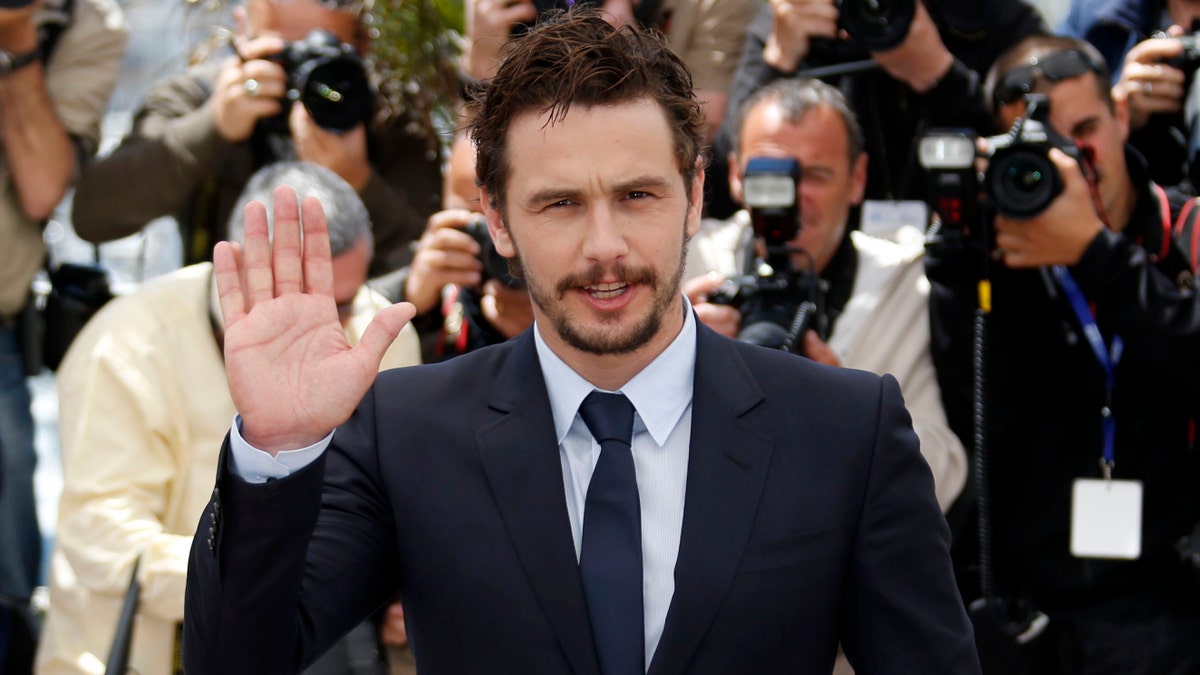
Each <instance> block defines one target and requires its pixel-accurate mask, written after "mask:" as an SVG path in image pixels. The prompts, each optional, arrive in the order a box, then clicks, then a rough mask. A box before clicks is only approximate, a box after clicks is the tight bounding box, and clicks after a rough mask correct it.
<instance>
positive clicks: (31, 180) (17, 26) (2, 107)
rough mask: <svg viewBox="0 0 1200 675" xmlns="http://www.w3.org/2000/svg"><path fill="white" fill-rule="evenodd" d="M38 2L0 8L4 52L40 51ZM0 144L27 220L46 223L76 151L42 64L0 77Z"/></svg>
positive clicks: (70, 176)
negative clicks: (47, 86)
mask: <svg viewBox="0 0 1200 675" xmlns="http://www.w3.org/2000/svg"><path fill="white" fill-rule="evenodd" d="M40 7H41V3H40V2H35V3H32V4H30V5H28V6H26V7H23V8H19V9H0V48H2V49H4V50H5V51H6V52H8V53H10V54H16V55H23V54H27V53H30V52H33V51H35V50H36V49H37V47H38V34H37V28H36V27H35V26H34V24H33V15H34V13H35V12H36V11H37V10H38V9H39V8H40ZM0 142H2V143H3V146H4V156H5V158H6V159H7V160H8V163H9V165H10V167H11V169H12V179H13V183H14V185H15V186H16V188H17V189H16V193H17V196H18V198H19V199H20V203H21V210H22V211H24V213H25V215H26V217H27V218H29V219H30V220H34V221H40V220H44V219H46V218H48V217H49V216H50V214H51V213H52V212H53V211H54V207H55V206H56V205H57V204H58V202H59V200H60V199H62V196H63V194H64V193H66V191H67V186H68V185H70V183H71V180H72V179H73V178H74V177H75V168H76V167H75V161H76V156H75V148H74V146H73V145H72V143H71V139H70V137H68V136H67V131H66V129H64V128H63V125H62V122H60V121H59V119H58V115H57V114H56V113H55V110H54V104H53V102H52V101H51V100H50V94H49V93H48V92H47V91H46V84H45V79H44V73H43V70H42V62H41V60H40V59H36V60H34V61H33V62H32V63H30V64H29V65H26V66H23V67H21V68H19V69H17V70H15V71H13V72H11V73H7V74H3V75H0Z"/></svg>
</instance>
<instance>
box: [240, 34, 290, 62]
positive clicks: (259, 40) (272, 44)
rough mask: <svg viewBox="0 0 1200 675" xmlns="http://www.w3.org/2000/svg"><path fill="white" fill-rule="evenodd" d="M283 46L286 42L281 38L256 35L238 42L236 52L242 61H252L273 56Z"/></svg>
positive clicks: (280, 50) (282, 48)
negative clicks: (251, 38)
mask: <svg viewBox="0 0 1200 675" xmlns="http://www.w3.org/2000/svg"><path fill="white" fill-rule="evenodd" d="M285 47H287V42H286V41H284V39H283V38H280V37H275V36H272V35H264V36H262V37H256V38H254V39H253V40H245V41H243V42H239V43H238V44H237V52H238V56H240V57H241V58H242V60H243V61H253V60H255V59H262V58H264V57H269V56H275V55H276V54H278V53H280V52H282V51H283V50H284V48H285Z"/></svg>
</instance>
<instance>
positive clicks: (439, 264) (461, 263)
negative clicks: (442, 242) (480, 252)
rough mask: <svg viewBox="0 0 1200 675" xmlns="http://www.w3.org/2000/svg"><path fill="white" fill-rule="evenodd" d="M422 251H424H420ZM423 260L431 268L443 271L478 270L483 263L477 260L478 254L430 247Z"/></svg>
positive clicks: (481, 267)
mask: <svg viewBox="0 0 1200 675" xmlns="http://www.w3.org/2000/svg"><path fill="white" fill-rule="evenodd" d="M422 253H425V252H424V251H422ZM424 262H425V263H426V264H427V265H428V267H429V268H430V269H431V270H439V271H443V272H452V271H456V270H458V271H465V272H478V271H479V270H481V269H483V263H481V262H479V256H477V255H475V254H474V253H470V252H466V251H461V250H457V251H456V250H452V249H437V248H431V249H429V250H428V255H427V256H426V257H425V260H424Z"/></svg>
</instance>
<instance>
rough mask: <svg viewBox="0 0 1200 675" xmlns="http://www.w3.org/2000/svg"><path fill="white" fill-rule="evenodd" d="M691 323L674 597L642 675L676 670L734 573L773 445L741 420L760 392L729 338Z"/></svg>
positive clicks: (705, 627)
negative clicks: (692, 360) (692, 368)
mask: <svg viewBox="0 0 1200 675" xmlns="http://www.w3.org/2000/svg"><path fill="white" fill-rule="evenodd" d="M697 328H698V335H697V349H696V376H695V386H694V394H693V398H692V436H691V449H690V454H689V456H688V476H687V492H686V495H685V497H684V510H683V530H682V533H681V536H680V542H679V557H678V559H677V560H676V563H675V594H674V597H672V599H671V607H670V609H669V610H668V612H667V621H666V626H665V627H664V629H663V635H662V638H661V640H660V641H659V643H658V648H657V649H656V650H655V653H654V658H653V660H652V661H651V663H650V670H649V675H665V674H667V673H680V672H683V671H684V669H685V667H686V666H687V663H688V661H689V660H690V659H691V656H692V654H693V653H694V652H695V650H696V647H697V646H698V645H699V643H700V640H701V638H702V637H703V636H704V634H705V633H706V632H707V630H708V626H709V625H710V624H711V622H712V620H713V617H714V616H715V615H716V612H717V609H718V608H719V607H720V604H721V601H722V599H723V598H724V596H725V593H726V591H727V590H728V588H729V586H730V584H731V583H732V581H733V577H734V575H735V574H736V573H737V569H738V565H739V564H740V561H741V557H742V551H743V549H744V548H745V545H746V541H747V540H748V538H749V536H750V529H751V527H752V525H753V523H754V514H755V512H756V510H757V508H758V501H759V495H760V494H761V492H762V489H763V484H764V482H765V479H766V475H767V467H768V466H769V465H770V459H771V452H772V450H773V444H772V442H771V441H770V440H768V439H765V438H763V437H762V436H760V435H759V434H758V433H757V432H756V431H755V430H754V429H753V428H751V427H750V425H749V424H748V423H747V422H746V421H745V420H743V419H742V416H743V415H744V414H745V413H747V412H748V411H749V410H750V409H752V408H753V407H754V406H756V405H757V404H758V403H759V402H760V401H762V399H763V394H762V392H761V391H760V390H759V388H758V386H757V385H756V384H755V382H754V380H753V379H752V378H751V376H750V373H749V371H748V370H747V368H746V366H745V364H744V362H743V361H742V359H741V356H740V355H739V354H738V352H737V350H736V349H735V348H734V346H733V343H731V342H728V341H725V340H723V339H721V338H719V337H718V336H717V335H716V334H715V333H713V332H712V331H710V330H708V329H707V328H705V327H704V326H703V325H698V326H697Z"/></svg>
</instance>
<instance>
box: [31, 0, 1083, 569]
mask: <svg viewBox="0 0 1200 675" xmlns="http://www.w3.org/2000/svg"><path fill="white" fill-rule="evenodd" d="M966 1H968V2H969V1H970V0H966ZM120 4H121V5H122V7H123V9H124V11H125V15H126V18H127V20H128V22H129V27H130V39H129V46H128V50H127V52H126V55H125V60H124V64H123V67H122V73H121V79H120V81H119V82H118V84H117V88H116V91H115V92H114V94H113V97H112V100H111V102H110V105H109V110H108V112H107V114H106V116H105V119H104V125H103V139H102V142H101V154H104V153H105V152H106V151H108V150H110V149H111V148H112V147H114V146H115V145H116V144H117V142H118V141H119V140H120V139H121V137H122V136H123V135H124V134H125V132H126V131H127V130H128V129H129V128H130V124H131V121H132V112H133V111H134V110H136V109H137V108H138V106H139V104H140V102H141V100H142V97H143V96H144V95H145V93H146V91H147V90H148V89H149V88H150V86H151V85H152V84H153V83H155V82H156V81H158V80H160V79H162V78H163V77H165V76H167V75H169V74H172V73H175V72H178V71H180V70H182V69H183V68H184V67H185V66H186V64H187V62H188V57H189V54H191V53H192V52H193V51H194V50H195V49H197V48H200V47H202V46H203V45H204V44H205V43H206V42H207V41H211V40H212V39H213V37H214V27H215V26H219V25H230V24H229V21H230V20H229V18H228V12H229V11H230V7H231V6H232V4H233V3H230V2H223V1H221V0H209V1H207V2H205V1H203V0H201V1H198V2H188V1H187V0H123V1H121V2H120ZM1032 4H1034V5H1036V6H1038V7H1039V8H1040V9H1041V11H1042V13H1043V14H1044V15H1045V17H1046V22H1047V24H1048V25H1050V26H1051V27H1053V26H1055V25H1056V24H1057V23H1058V21H1059V20H1060V19H1061V18H1062V16H1063V15H1064V14H1065V13H1066V10H1067V6H1068V4H1069V2H1068V0H1032ZM372 11H373V14H374V21H375V24H374V28H375V33H376V43H375V53H376V55H377V60H378V63H377V64H376V70H377V71H378V72H380V73H382V74H383V76H384V80H383V82H381V83H380V86H381V90H382V91H383V92H384V93H385V94H387V93H389V91H391V93H398V92H399V91H400V89H401V88H403V89H404V90H407V91H408V92H409V93H410V94H416V95H417V96H416V101H417V103H416V105H420V106H422V108H423V110H421V111H420V112H421V113H422V115H421V117H422V118H423V119H424V120H425V126H426V127H427V130H428V132H429V133H432V134H435V135H437V136H438V137H439V138H440V139H441V140H443V141H444V140H445V130H446V129H447V128H448V119H447V117H446V111H447V110H448V107H447V104H446V102H447V101H448V100H449V98H450V96H452V94H453V89H452V88H451V87H453V86H454V84H453V77H452V76H453V65H452V64H453V58H452V56H453V54H454V53H456V50H457V48H458V42H457V41H458V40H460V39H461V37H460V36H461V34H462V20H463V19H462V17H463V6H462V0H375V2H374V3H373V5H372ZM443 147H444V142H443ZM70 203H71V202H70V196H68V197H67V199H66V200H64V202H63V204H61V205H60V206H59V208H58V210H57V211H56V213H55V215H54V216H53V218H52V219H51V222H50V224H49V225H48V226H47V228H46V235H45V236H46V241H47V248H48V250H49V254H50V256H51V257H52V260H53V261H54V262H59V261H74V262H91V261H93V260H95V258H96V256H97V255H98V256H99V260H100V262H101V263H102V264H103V265H104V267H106V268H107V269H108V270H109V272H110V274H111V281H112V283H113V286H114V289H115V290H117V291H118V292H124V291H128V290H129V289H131V288H134V287H136V286H137V285H138V284H139V283H141V282H142V281H144V280H146V279H150V278H153V277H155V276H158V275H160V274H163V273H165V272H168V271H171V270H173V269H176V268H178V267H179V266H180V265H181V254H180V251H181V248H182V246H181V242H180V241H179V232H178V228H177V227H176V224H175V222H174V220H173V219H171V218H169V217H168V218H160V219H159V220H157V221H155V222H154V223H152V224H151V225H150V226H148V227H146V228H145V229H144V230H143V231H142V232H141V233H139V234H137V235H134V236H131V237H128V238H126V239H122V240H119V241H114V242H110V243H107V244H103V245H101V246H99V247H93V246H92V245H91V244H88V243H86V242H84V241H83V240H81V239H79V238H78V237H77V236H75V233H74V231H73V230H72V228H71V223H70V218H69V214H70V211H71V208H70ZM30 386H31V389H32V393H33V396H34V404H33V414H34V419H35V421H36V424H37V430H36V444H37V450H38V468H37V474H36V478H35V489H36V491H37V498H38V520H39V522H40V524H41V529H42V533H43V537H44V539H45V540H46V546H45V547H44V552H45V557H46V558H47V559H48V557H49V554H50V551H51V550H52V542H53V539H54V532H55V523H56V520H57V515H58V497H59V492H60V491H61V489H62V475H61V461H60V457H59V445H58V404H57V398H56V396H55V391H54V387H55V382H54V375H53V373H50V372H48V371H47V372H43V373H42V374H41V375H39V376H38V377H35V378H33V379H31V380H30Z"/></svg>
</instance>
